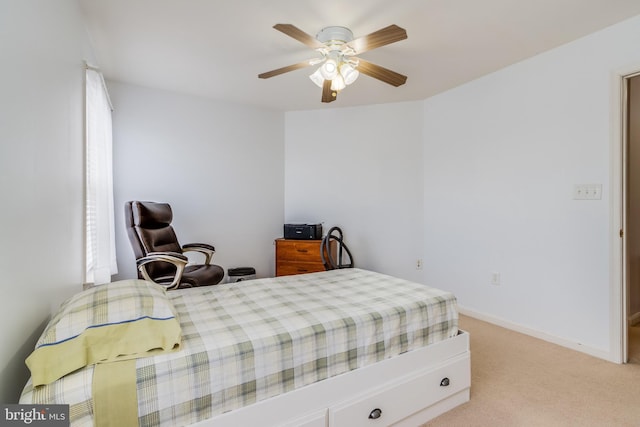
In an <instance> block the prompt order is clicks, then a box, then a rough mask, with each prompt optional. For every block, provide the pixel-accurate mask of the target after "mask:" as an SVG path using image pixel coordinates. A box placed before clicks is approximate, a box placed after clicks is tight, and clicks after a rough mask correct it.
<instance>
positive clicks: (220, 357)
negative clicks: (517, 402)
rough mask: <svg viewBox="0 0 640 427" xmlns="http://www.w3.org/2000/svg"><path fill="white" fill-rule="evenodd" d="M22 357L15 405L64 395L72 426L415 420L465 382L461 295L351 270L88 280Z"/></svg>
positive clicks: (449, 402) (454, 395)
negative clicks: (193, 284) (206, 280)
mask: <svg viewBox="0 0 640 427" xmlns="http://www.w3.org/2000/svg"><path fill="white" fill-rule="evenodd" d="M78 355H80V356H78ZM27 365H28V366H29V368H30V370H31V373H32V376H31V378H30V379H29V381H28V382H27V384H26V385H25V387H24V389H23V392H22V395H21V398H20V403H21V404H69V405H70V419H71V425H72V426H74V427H76V426H91V425H140V426H158V425H161V426H183V425H195V426H216V427H218V426H222V427H224V426H253V425H260V426H269V425H273V426H306V427H315V426H317V427H320V426H322V427H326V426H331V427H333V426H345V427H346V426H349V427H351V426H360V425H362V426H368V425H371V426H374V425H378V426H381V425H385V426H388V425H405V426H417V425H420V424H421V423H424V422H426V421H428V420H429V419H432V418H434V417H436V416H438V415H440V414H441V413H444V412H446V411H448V410H449V409H451V408H453V407H455V406H458V405H460V404H462V403H464V402H466V401H468V400H469V389H470V356H469V337H468V334H467V333H466V332H464V331H461V330H459V329H458V313H457V309H456V300H455V296H454V295H452V294H451V293H449V292H446V291H443V290H439V289H436V288H432V287H428V286H425V285H421V284H418V283H413V282H410V281H406V280H402V279H399V278H395V277H391V276H387V275H383V274H380V273H375V272H372V271H367V270H362V269H355V268H350V269H340V270H332V271H327V272H321V273H311V274H304V275H297V276H283V277H277V278H266V279H257V280H250V281H243V282H237V283H229V284H224V285H218V286H211V287H204V288H193V289H184V290H176V291H169V292H166V291H165V290H164V289H162V288H160V287H159V286H156V285H154V284H152V283H150V282H144V281H141V280H127V281H120V282H114V283H112V284H109V285H104V286H98V287H95V288H91V289H89V290H86V291H83V292H81V293H80V294H78V295H76V296H74V297H72V298H71V299H70V300H69V301H67V302H66V303H64V304H63V305H62V306H61V309H60V311H59V312H58V313H56V314H55V315H54V316H53V318H52V319H51V322H50V323H49V325H48V326H47V327H46V328H45V330H44V332H43V334H42V337H41V338H40V340H39V341H38V343H37V345H36V349H35V350H34V352H33V353H32V354H31V355H30V356H29V358H28V359H27ZM127 417H128V418H127Z"/></svg>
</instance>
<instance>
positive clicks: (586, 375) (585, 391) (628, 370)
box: [426, 316, 640, 427]
mask: <svg viewBox="0 0 640 427" xmlns="http://www.w3.org/2000/svg"><path fill="white" fill-rule="evenodd" d="M460 327H461V328H462V329H465V330H467V331H468V332H469V333H470V335H471V401H470V402H468V403H466V404H464V405H461V406H459V407H458V408H455V409H453V410H452V411H450V412H448V413H446V414H443V415H441V416H440V417H438V418H436V419H435V420H433V421H431V422H429V423H427V424H426V426H429V427H440V426H446V427H457V426H459V427H472V426H479V427H480V426H482V427H520V426H523V427H529V426H535V427H537V426H540V427H553V426H560V427H564V426H575V427H578V426H579V427H591V426H593V427H626V426H629V427H638V426H640V365H639V364H633V363H630V364H626V365H617V364H614V363H611V362H607V361H604V360H601V359H598V358H595V357H591V356H588V355H585V354H583V353H579V352H576V351H572V350H569V349H566V348H564V347H560V346H557V345H555V344H551V343H548V342H546V341H542V340H538V339H536V338H532V337H529V336H526V335H523V334H519V333H517V332H513V331H510V330H507V329H504V328H500V327H498V326H495V325H492V324H489V323H486V322H482V321H480V320H476V319H472V318H469V317H466V316H462V317H461V319H460ZM638 332H640V329H639V330H638ZM638 336H640V334H639V335H638ZM638 348H640V346H639V347H638ZM636 354H637V353H636Z"/></svg>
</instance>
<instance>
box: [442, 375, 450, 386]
mask: <svg viewBox="0 0 640 427" xmlns="http://www.w3.org/2000/svg"><path fill="white" fill-rule="evenodd" d="M449 382H450V381H449V378H447V377H444V378H443V379H442V381H440V387H447V386H448V385H449Z"/></svg>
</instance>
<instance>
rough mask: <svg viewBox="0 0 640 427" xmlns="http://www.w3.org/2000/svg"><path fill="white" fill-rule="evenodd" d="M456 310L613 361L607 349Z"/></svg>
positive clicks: (471, 312)
mask: <svg viewBox="0 0 640 427" xmlns="http://www.w3.org/2000/svg"><path fill="white" fill-rule="evenodd" d="M458 311H459V312H460V314H464V315H465V316H469V317H473V318H474V319H478V320H483V321H485V322H488V323H492V324H494V325H497V326H500V327H503V328H505V329H510V330H512V331H516V332H520V333H522V334H525V335H529V336H532V337H534V338H538V339H541V340H543V341H547V342H550V343H553V344H557V345H560V346H562V347H566V348H570V349H571V350H576V351H579V352H581V353H586V354H588V355H590V356H594V357H598V358H600V359H604V360H607V361H609V362H614V363H615V361H614V360H613V359H612V358H611V354H610V353H609V352H608V351H604V350H602V349H599V348H595V347H590V346H587V345H584V344H581V343H578V342H574V341H570V340H568V339H565V338H561V337H557V336H555V335H551V334H547V333H546V332H541V331H538V330H536V329H531V328H528V327H526V326H522V325H520V324H517V323H513V322H511V321H509V320H505V319H502V318H500V317H497V316H493V315H491V314H485V313H480V312H478V311H475V310H472V309H470V308H465V307H460V306H458ZM638 321H640V314H638Z"/></svg>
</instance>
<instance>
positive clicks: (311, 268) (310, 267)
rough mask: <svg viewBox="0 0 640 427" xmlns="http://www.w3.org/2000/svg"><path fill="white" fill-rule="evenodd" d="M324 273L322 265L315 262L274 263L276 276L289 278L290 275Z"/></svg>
mask: <svg viewBox="0 0 640 427" xmlns="http://www.w3.org/2000/svg"><path fill="white" fill-rule="evenodd" d="M318 271H325V268H324V265H322V264H319V263H317V262H292V261H284V262H277V263H276V275H277V276H291V275H292V274H305V273H315V272H318Z"/></svg>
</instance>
